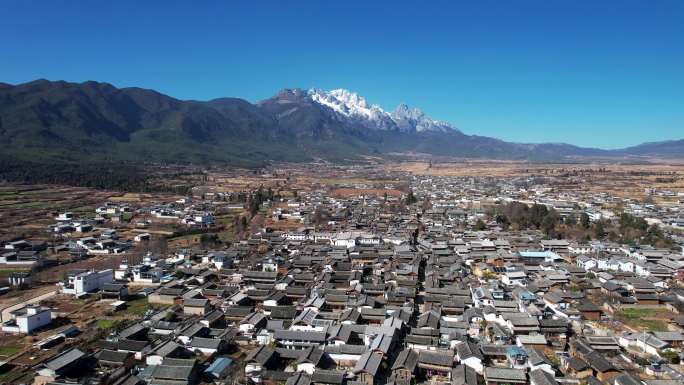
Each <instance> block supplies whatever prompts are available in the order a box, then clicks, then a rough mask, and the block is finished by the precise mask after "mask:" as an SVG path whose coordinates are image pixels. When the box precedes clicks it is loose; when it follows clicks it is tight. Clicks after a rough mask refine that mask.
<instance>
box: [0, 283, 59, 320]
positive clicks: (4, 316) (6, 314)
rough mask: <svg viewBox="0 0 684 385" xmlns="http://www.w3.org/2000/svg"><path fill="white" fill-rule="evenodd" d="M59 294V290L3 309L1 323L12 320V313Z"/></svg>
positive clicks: (0, 317) (0, 315)
mask: <svg viewBox="0 0 684 385" xmlns="http://www.w3.org/2000/svg"><path fill="white" fill-rule="evenodd" d="M56 294H57V290H52V291H49V292H47V293H43V294H41V295H38V296H35V297H33V298H29V299H27V300H25V301H22V302H18V303H15V304H14V305H9V306H7V307H5V308H3V309H2V313H0V322H5V321H7V320H9V319H10V318H11V315H10V312H12V311H14V310H17V309H21V308H22V307H24V306H26V305H29V304H32V303H38V302H40V301H42V300H44V299H48V298H50V297H52V296H54V295H56Z"/></svg>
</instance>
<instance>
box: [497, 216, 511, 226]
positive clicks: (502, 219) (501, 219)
mask: <svg viewBox="0 0 684 385" xmlns="http://www.w3.org/2000/svg"><path fill="white" fill-rule="evenodd" d="M495 220H496V223H497V224H498V225H499V226H501V227H502V228H503V229H504V230H507V229H508V226H510V225H511V221H510V220H509V219H508V217H507V216H506V215H504V214H498V215H497V216H496V217H495Z"/></svg>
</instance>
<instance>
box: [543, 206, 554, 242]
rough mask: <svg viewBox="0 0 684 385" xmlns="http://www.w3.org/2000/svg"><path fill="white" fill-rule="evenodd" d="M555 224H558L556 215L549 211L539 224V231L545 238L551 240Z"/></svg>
mask: <svg viewBox="0 0 684 385" xmlns="http://www.w3.org/2000/svg"><path fill="white" fill-rule="evenodd" d="M556 223H558V214H557V213H556V211H555V210H551V211H550V212H549V213H548V214H547V215H546V216H545V217H544V219H543V220H542V223H541V229H542V231H543V232H544V234H545V235H546V236H547V237H549V238H552V237H554V236H555V235H556V234H555V233H556Z"/></svg>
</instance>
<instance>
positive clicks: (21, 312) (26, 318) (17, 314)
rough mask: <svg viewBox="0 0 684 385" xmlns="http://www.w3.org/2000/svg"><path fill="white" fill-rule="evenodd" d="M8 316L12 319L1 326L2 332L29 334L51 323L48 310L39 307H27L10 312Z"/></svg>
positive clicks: (50, 315) (50, 314)
mask: <svg viewBox="0 0 684 385" xmlns="http://www.w3.org/2000/svg"><path fill="white" fill-rule="evenodd" d="M10 315H11V317H12V319H10V320H9V321H7V322H5V323H3V324H2V331H3V332H7V333H23V334H31V333H32V332H33V331H34V330H36V329H39V328H41V327H44V326H47V325H49V324H50V323H51V322H52V313H51V312H50V309H48V308H46V307H42V306H39V305H27V306H25V307H22V308H21V309H18V310H14V311H12V312H10Z"/></svg>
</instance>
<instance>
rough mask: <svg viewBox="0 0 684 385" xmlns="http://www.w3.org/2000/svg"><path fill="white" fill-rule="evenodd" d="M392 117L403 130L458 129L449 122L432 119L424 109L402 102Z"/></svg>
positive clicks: (442, 130) (444, 130) (446, 130)
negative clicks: (411, 106) (410, 106)
mask: <svg viewBox="0 0 684 385" xmlns="http://www.w3.org/2000/svg"><path fill="white" fill-rule="evenodd" d="M392 119H393V120H394V121H395V122H396V123H397V126H399V128H400V129H401V130H409V129H414V130H415V131H417V132H423V131H438V132H448V131H457V129H456V127H454V126H452V125H451V124H450V123H448V122H444V121H440V120H434V119H430V118H429V117H428V116H426V115H425V113H424V112H423V111H421V110H420V109H418V108H409V106H407V105H406V104H404V103H401V104H400V105H399V106H398V107H397V109H396V110H394V112H393V113H392Z"/></svg>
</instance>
